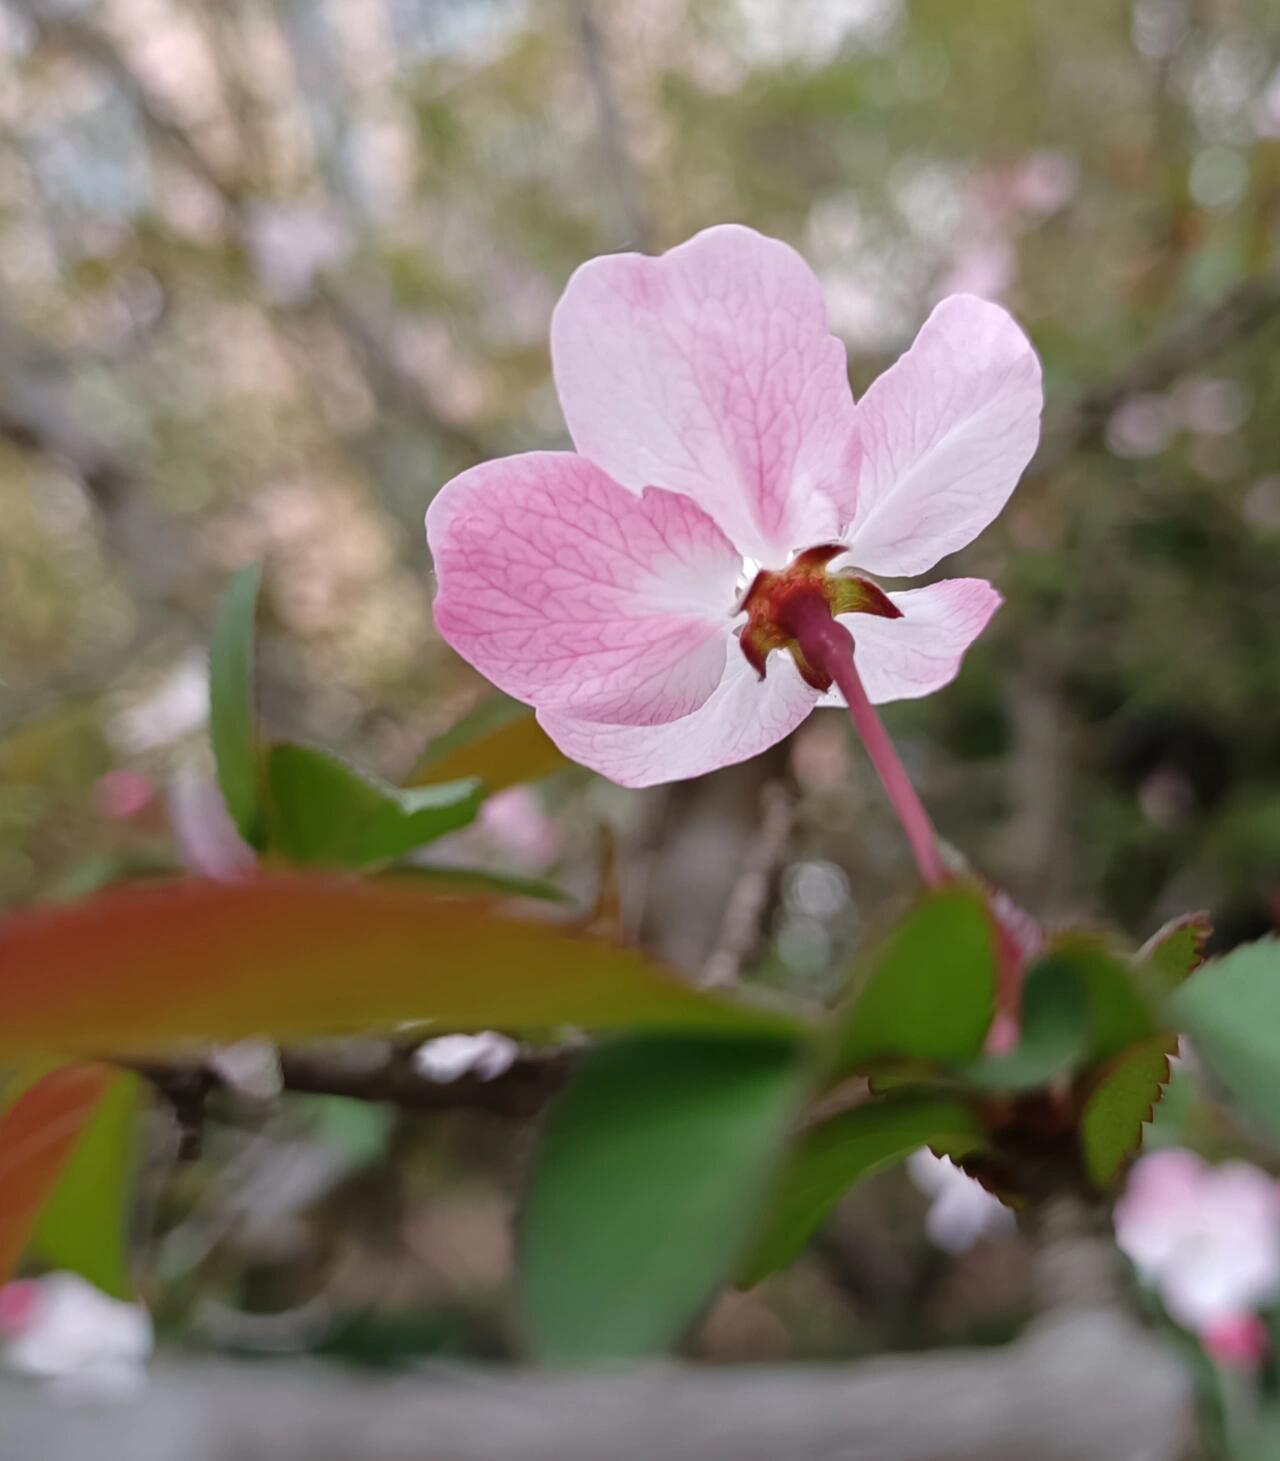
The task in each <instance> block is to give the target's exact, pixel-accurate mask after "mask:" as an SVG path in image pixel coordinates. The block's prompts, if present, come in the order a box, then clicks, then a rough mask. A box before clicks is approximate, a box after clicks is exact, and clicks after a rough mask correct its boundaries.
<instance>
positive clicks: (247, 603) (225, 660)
mask: <svg viewBox="0 0 1280 1461" xmlns="http://www.w3.org/2000/svg"><path fill="white" fill-rule="evenodd" d="M261 582H262V569H261V568H260V567H259V566H258V565H257V564H253V565H251V566H250V567H248V568H242V569H241V570H240V571H239V573H236V574H234V575H233V576H232V578H231V581H230V582H229V583H228V584H227V587H226V590H225V591H224V593H223V595H222V602H221V604H220V605H219V606H218V617H217V619H216V621H215V623H214V626H213V644H212V648H211V649H210V652H209V732H210V735H211V737H212V740H213V754H214V758H215V760H216V762H217V767H218V785H219V786H220V787H221V788H222V795H223V799H224V800H225V801H226V804H227V811H228V812H229V813H230V814H231V820H232V821H233V822H234V823H235V824H236V828H237V830H238V831H239V833H240V835H241V836H242V837H243V838H244V840H245V841H246V842H247V843H249V845H250V846H251V847H257V846H259V845H260V841H259V836H260V829H259V810H258V731H257V713H256V711H255V708H254V684H253V626H254V615H255V614H256V612H257V607H258V588H259V585H260V584H261Z"/></svg>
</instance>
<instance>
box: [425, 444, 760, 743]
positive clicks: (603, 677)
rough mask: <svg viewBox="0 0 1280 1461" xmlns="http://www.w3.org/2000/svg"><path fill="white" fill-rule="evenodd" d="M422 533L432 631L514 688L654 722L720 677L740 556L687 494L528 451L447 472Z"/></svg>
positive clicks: (540, 702)
mask: <svg viewBox="0 0 1280 1461" xmlns="http://www.w3.org/2000/svg"><path fill="white" fill-rule="evenodd" d="M427 537H428V539H429V541H430V545H431V551H432V554H433V556H434V558H435V567H436V573H437V575H438V578H439V583H440V589H439V593H438V595H437V597H436V603H435V616H436V624H437V626H438V628H439V630H440V632H441V634H443V635H444V637H445V639H447V640H448V641H449V643H450V644H451V645H452V646H453V647H454V649H456V650H457V651H458V653H459V654H461V655H463V656H464V657H465V658H466V659H468V660H470V662H471V663H472V664H473V665H475V667H476V668H477V669H478V670H480V672H481V673H482V674H484V675H486V676H488V678H489V679H490V680H492V681H493V682H494V684H495V685H498V686H499V687H500V688H501V689H503V690H505V691H507V693H508V694H510V695H514V696H516V697H517V698H518V699H521V700H526V701H529V702H530V703H533V704H536V705H537V706H538V707H539V708H540V709H543V710H549V711H555V712H557V713H559V714H563V715H572V716H575V717H577V718H579V719H582V720H592V721H597V720H601V721H605V720H607V721H611V722H619V723H623V724H627V725H657V724H662V723H665V722H667V721H671V720H675V719H677V718H678V717H680V716H684V715H688V714H690V712H692V711H694V710H696V709H697V708H698V707H699V706H700V705H702V704H703V703H704V702H705V701H706V700H707V699H708V697H709V696H710V695H711V694H712V692H713V691H714V690H715V688H716V686H717V685H718V684H719V683H720V679H721V676H722V674H723V673H724V663H725V651H726V648H727V647H728V642H729V625H730V622H731V620H732V618H733V613H734V608H735V600H736V594H735V584H736V581H737V578H738V574H739V573H740V571H741V568H742V560H741V557H740V555H739V554H737V553H736V552H735V551H734V549H733V548H732V547H731V546H730V544H729V542H728V540H727V539H726V538H725V536H724V534H723V533H721V531H720V530H719V528H717V527H716V525H715V524H714V523H713V522H712V521H711V519H710V518H708V517H707V516H706V514H705V513H704V512H702V511H701V509H700V508H698V507H697V506H696V505H695V504H694V503H693V502H691V501H690V500H689V499H688V498H686V497H681V496H679V495H677V494H675V493H672V492H665V491H663V490H661V489H659V488H651V489H649V490H648V491H646V492H645V493H644V494H643V495H640V496H637V495H636V494H634V493H631V492H628V491H627V490H626V489H625V488H623V487H620V486H619V485H618V484H617V483H616V482H614V481H612V480H611V479H610V478H609V477H607V476H606V475H605V474H604V472H602V471H601V470H600V469H599V468H598V467H595V466H593V465H592V464H591V463H590V462H589V461H587V460H586V458H585V457H579V456H575V455H573V454H572V453H569V452H531V453H528V454H527V455H525V456H517V457H506V458H504V459H502V460H500V461H496V462H488V463H486V464H484V465H483V466H479V467H473V468H472V469H471V470H470V471H467V472H463V473H462V475H461V476H460V477H455V478H454V479H453V481H452V482H449V483H448V484H447V485H446V486H445V487H444V488H442V489H441V491H440V493H439V494H438V495H437V497H436V498H435V500H434V501H433V502H432V504H431V506H430V508H429V509H428V511H427Z"/></svg>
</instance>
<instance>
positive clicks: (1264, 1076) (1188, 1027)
mask: <svg viewBox="0 0 1280 1461" xmlns="http://www.w3.org/2000/svg"><path fill="white" fill-rule="evenodd" d="M1170 1009H1171V1011H1172V1014H1173V1018H1174V1020H1175V1021H1176V1023H1177V1025H1178V1028H1179V1029H1182V1030H1185V1031H1186V1033H1187V1034H1188V1035H1190V1036H1191V1038H1192V1039H1193V1040H1194V1041H1195V1045H1196V1050H1197V1051H1198V1052H1199V1054H1200V1055H1201V1056H1202V1057H1203V1059H1204V1060H1205V1062H1206V1063H1207V1064H1208V1066H1209V1067H1210V1069H1211V1070H1212V1071H1213V1073H1214V1075H1216V1076H1217V1077H1218V1079H1219V1080H1220V1081H1221V1082H1222V1083H1223V1085H1225V1086H1226V1088H1227V1089H1228V1090H1229V1091H1230V1092H1231V1093H1232V1095H1233V1096H1234V1097H1235V1098H1236V1100H1237V1101H1239V1102H1240V1104H1241V1106H1243V1107H1244V1109H1245V1110H1246V1111H1248V1112H1249V1114H1250V1115H1251V1116H1253V1117H1254V1118H1255V1119H1256V1120H1258V1121H1261V1122H1263V1123H1264V1124H1265V1125H1267V1126H1269V1127H1270V1128H1271V1130H1272V1131H1280V940H1277V939H1274V938H1267V939H1263V940H1262V941H1261V942H1260V943H1256V944H1244V945H1242V946H1241V947H1240V948H1238V949H1233V950H1232V952H1231V953H1229V954H1227V955H1226V956H1225V957H1223V958H1221V959H1214V960H1212V961H1211V962H1210V963H1208V964H1206V965H1205V966H1204V968H1203V969H1201V970H1200V971H1199V972H1198V973H1195V974H1193V975H1192V976H1191V978H1190V979H1188V980H1187V982H1186V983H1185V984H1184V985H1183V986H1182V987H1181V989H1179V990H1178V991H1177V992H1176V993H1175V994H1174V996H1173V998H1172V1000H1171V1001H1170Z"/></svg>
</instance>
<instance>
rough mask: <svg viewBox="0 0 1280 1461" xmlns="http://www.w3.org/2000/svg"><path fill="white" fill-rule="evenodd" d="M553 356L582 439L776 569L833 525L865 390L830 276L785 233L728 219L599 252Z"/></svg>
mask: <svg viewBox="0 0 1280 1461" xmlns="http://www.w3.org/2000/svg"><path fill="white" fill-rule="evenodd" d="M551 355H552V363H553V366H554V369H555V378H556V387H557V389H558V391H559V393H560V403H561V406H562V407H563V410H564V414H565V419H566V421H567V422H568V424H569V430H570V433H571V434H572V436H573V440H574V444H575V445H576V446H577V448H578V450H579V451H580V452H582V453H583V454H584V455H586V456H588V457H590V458H591V460H592V461H594V462H597V463H598V464H599V465H600V466H601V467H603V468H604V470H605V471H607V472H609V473H610V474H611V475H612V476H613V477H614V478H615V479H616V480H617V481H619V482H621V483H622V484H623V485H624V486H626V487H629V488H631V489H633V490H637V491H638V490H639V489H640V488H642V487H645V486H648V485H650V484H654V485H657V486H662V487H669V488H671V489H672V490H674V491H677V492H683V493H686V494H687V495H688V496H689V497H691V498H692V499H693V500H694V501H695V502H697V503H698V504H699V505H700V506H701V507H702V508H703V509H704V510H705V511H706V512H707V513H709V514H710V515H711V516H712V517H713V518H714V519H715V520H716V522H717V523H719V525H720V526H721V527H722V528H723V529H724V531H725V532H726V533H727V534H728V535H729V537H730V538H732V539H733V541H734V543H735V544H736V545H737V546H738V547H739V548H740V549H741V550H742V552H743V553H744V554H746V555H747V556H749V557H752V558H755V559H758V560H759V561H760V562H762V563H765V564H766V565H768V566H772V567H780V566H782V564H783V563H784V562H785V561H786V556H787V553H788V552H789V551H790V550H791V549H793V548H805V547H812V546H814V545H815V544H818V543H823V542H828V541H830V540H831V539H832V538H833V537H834V536H835V533H836V529H837V528H838V526H839V520H838V514H837V512H836V509H835V507H834V505H833V501H832V499H833V497H834V495H836V494H838V493H847V491H848V484H847V483H846V482H845V481H844V478H845V476H846V475H847V472H848V443H849V440H850V437H851V434H852V431H853V420H854V413H853V395H852V392H851V391H850V389H849V380H848V367H847V364H846V360H845V351H844V347H843V345H841V343H840V342H839V341H838V340H836V339H834V338H833V337H832V336H831V334H830V332H829V331H828V328H827V317H826V309H825V307H824V305H823V300H822V290H821V287H820V286H819V284H818V281H817V279H816V277H815V276H814V273H813V271H812V270H811V269H810V268H809V266H808V264H806V263H805V262H804V260H803V259H802V258H801V257H800V255H799V254H797V253H796V252H795V251H794V250H793V249H791V248H789V247H788V246H787V245H786V244H784V243H780V242H778V240H776V239H771V238H765V237H763V236H762V235H761V234H758V233H755V232H754V231H753V230H751V229H749V228H742V227H739V226H737V225H734V224H726V225H722V226H720V227H718V228H709V229H707V230H706V231H705V232H703V233H700V234H698V235H696V236H695V237H694V238H691V239H690V240H689V241H688V242H687V243H683V244H681V245H680V246H679V247H678V248H674V249H672V250H671V251H670V252H669V253H666V254H663V255H662V257H661V258H656V259H654V258H649V257H647V256H646V255H644V254H612V255H607V256H606V257H604V258H598V259H592V260H591V261H590V262H589V263H586V264H583V265H582V267H581V268H580V269H578V271H577V272H576V273H575V274H574V275H573V277H572V279H570V281H569V284H568V287H567V288H566V289H565V292H564V295H563V297H562V298H561V300H560V303H559V304H558V305H557V307H556V311H555V315H554V317H553V319H552V323H551Z"/></svg>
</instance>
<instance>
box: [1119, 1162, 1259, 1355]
mask: <svg viewBox="0 0 1280 1461" xmlns="http://www.w3.org/2000/svg"><path fill="white" fill-rule="evenodd" d="M1115 1225H1116V1241H1117V1243H1119V1245H1120V1247H1121V1249H1122V1250H1123V1251H1124V1252H1125V1253H1126V1254H1127V1255H1128V1257H1129V1258H1130V1260H1131V1261H1132V1262H1133V1264H1134V1267H1135V1268H1136V1269H1137V1270H1138V1273H1139V1275H1140V1276H1141V1278H1142V1279H1143V1280H1144V1281H1145V1282H1146V1283H1148V1284H1149V1285H1151V1287H1152V1288H1154V1289H1155V1290H1156V1292H1157V1293H1158V1294H1159V1295H1160V1298H1161V1301H1162V1302H1163V1304H1164V1306H1165V1308H1166V1309H1167V1310H1168V1312H1169V1315H1170V1317H1171V1318H1173V1319H1174V1320H1175V1321H1176V1322H1177V1323H1179V1324H1181V1325H1182V1326H1183V1327H1184V1328H1186V1329H1189V1330H1191V1331H1192V1332H1193V1333H1195V1334H1197V1335H1199V1336H1200V1338H1201V1340H1202V1342H1203V1343H1204V1344H1205V1346H1206V1348H1208V1349H1209V1350H1210V1352H1211V1353H1214V1354H1215V1356H1216V1357H1217V1358H1219V1359H1221V1360H1222V1361H1223V1362H1224V1363H1226V1362H1231V1361H1236V1362H1239V1361H1241V1360H1248V1361H1252V1360H1255V1359H1257V1358H1258V1357H1259V1355H1260V1353H1261V1350H1259V1348H1258V1345H1259V1344H1260V1343H1262V1342H1263V1341H1264V1339H1265V1335H1264V1331H1263V1330H1262V1329H1261V1327H1260V1326H1259V1325H1258V1324H1257V1323H1256V1322H1255V1314H1256V1311H1257V1310H1258V1309H1259V1308H1261V1307H1263V1306H1265V1305H1268V1304H1270V1303H1273V1302H1274V1301H1275V1300H1276V1298H1277V1297H1280V1187H1277V1185H1276V1182H1275V1181H1274V1179H1273V1178H1271V1177H1269V1176H1268V1175H1267V1174H1266V1173H1265V1172H1263V1171H1261V1170H1260V1169H1259V1168H1257V1167H1254V1166H1251V1165H1250V1164H1249V1163H1247V1162H1224V1163H1223V1164H1222V1165H1221V1166H1217V1167H1212V1166H1210V1165H1209V1164H1208V1163H1207V1162H1205V1161H1204V1159H1203V1158H1201V1157H1199V1156H1197V1155H1196V1154H1195V1153H1194V1152H1190V1151H1186V1150H1183V1149H1182V1148H1179V1147H1169V1148H1166V1149H1164V1150H1162V1151H1156V1152H1152V1153H1151V1154H1150V1155H1149V1156H1144V1157H1141V1158H1139V1160H1138V1161H1137V1162H1136V1163H1135V1164H1134V1167H1133V1170H1132V1172H1131V1173H1130V1175H1129V1181H1128V1185H1127V1186H1126V1188H1125V1192H1124V1195H1123V1197H1121V1199H1120V1201H1119V1202H1118V1203H1117V1204H1116V1210H1115Z"/></svg>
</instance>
